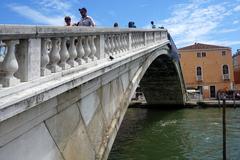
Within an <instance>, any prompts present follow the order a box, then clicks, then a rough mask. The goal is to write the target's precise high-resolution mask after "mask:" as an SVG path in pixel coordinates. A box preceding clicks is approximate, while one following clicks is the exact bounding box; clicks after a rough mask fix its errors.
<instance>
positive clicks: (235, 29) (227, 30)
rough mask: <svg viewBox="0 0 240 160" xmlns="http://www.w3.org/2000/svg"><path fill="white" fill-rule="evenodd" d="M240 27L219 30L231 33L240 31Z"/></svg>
mask: <svg viewBox="0 0 240 160" xmlns="http://www.w3.org/2000/svg"><path fill="white" fill-rule="evenodd" d="M239 30H240V28H226V29H222V30H220V31H219V32H220V33H231V32H237V31H239Z"/></svg>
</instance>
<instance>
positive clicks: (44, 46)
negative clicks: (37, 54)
mask: <svg viewBox="0 0 240 160" xmlns="http://www.w3.org/2000/svg"><path fill="white" fill-rule="evenodd" d="M50 43H51V40H50V39H47V38H43V39H42V43H41V76H46V75H49V74H51V71H50V70H49V69H47V65H48V63H49V61H50V58H49V48H48V46H49V44H50Z"/></svg>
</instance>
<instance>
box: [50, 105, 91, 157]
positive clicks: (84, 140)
mask: <svg viewBox="0 0 240 160" xmlns="http://www.w3.org/2000/svg"><path fill="white" fill-rule="evenodd" d="M46 125H47V127H48V129H49V132H50V134H51V136H52V137H53V139H54V141H55V142H56V144H57V145H58V148H59V149H60V151H61V152H62V154H63V156H64V158H65V159H66V160H85V159H86V160H93V159H94V158H95V152H94V150H93V148H92V146H91V143H90V141H89V139H88V135H87V132H86V130H85V125H84V123H83V120H82V118H81V115H80V111H79V108H78V106H77V105H76V104H74V105H72V106H71V107H68V108H67V109H66V110H63V111H62V112H61V113H59V114H57V115H55V116H54V117H52V118H50V119H48V120H47V121H46Z"/></svg>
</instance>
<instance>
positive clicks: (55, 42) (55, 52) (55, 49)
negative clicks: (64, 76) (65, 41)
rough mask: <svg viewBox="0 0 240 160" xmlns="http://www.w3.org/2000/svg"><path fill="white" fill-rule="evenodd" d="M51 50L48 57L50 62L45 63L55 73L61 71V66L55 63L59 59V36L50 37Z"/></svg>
mask: <svg viewBox="0 0 240 160" xmlns="http://www.w3.org/2000/svg"><path fill="white" fill-rule="evenodd" d="M51 40H52V50H51V52H50V54H49V57H50V63H49V65H47V67H48V68H49V69H50V70H51V72H52V73H56V72H59V71H61V70H62V69H61V67H59V66H58V65H57V64H58V62H59V61H60V54H59V51H60V43H61V39H60V38H52V39H51Z"/></svg>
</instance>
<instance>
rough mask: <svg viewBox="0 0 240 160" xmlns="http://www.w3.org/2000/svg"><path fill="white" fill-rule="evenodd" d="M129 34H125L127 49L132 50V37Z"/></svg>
mask: <svg viewBox="0 0 240 160" xmlns="http://www.w3.org/2000/svg"><path fill="white" fill-rule="evenodd" d="M129 37H130V36H129V34H125V36H124V41H125V42H124V43H125V47H126V50H127V51H128V50H130V45H131V44H130V39H129Z"/></svg>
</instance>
